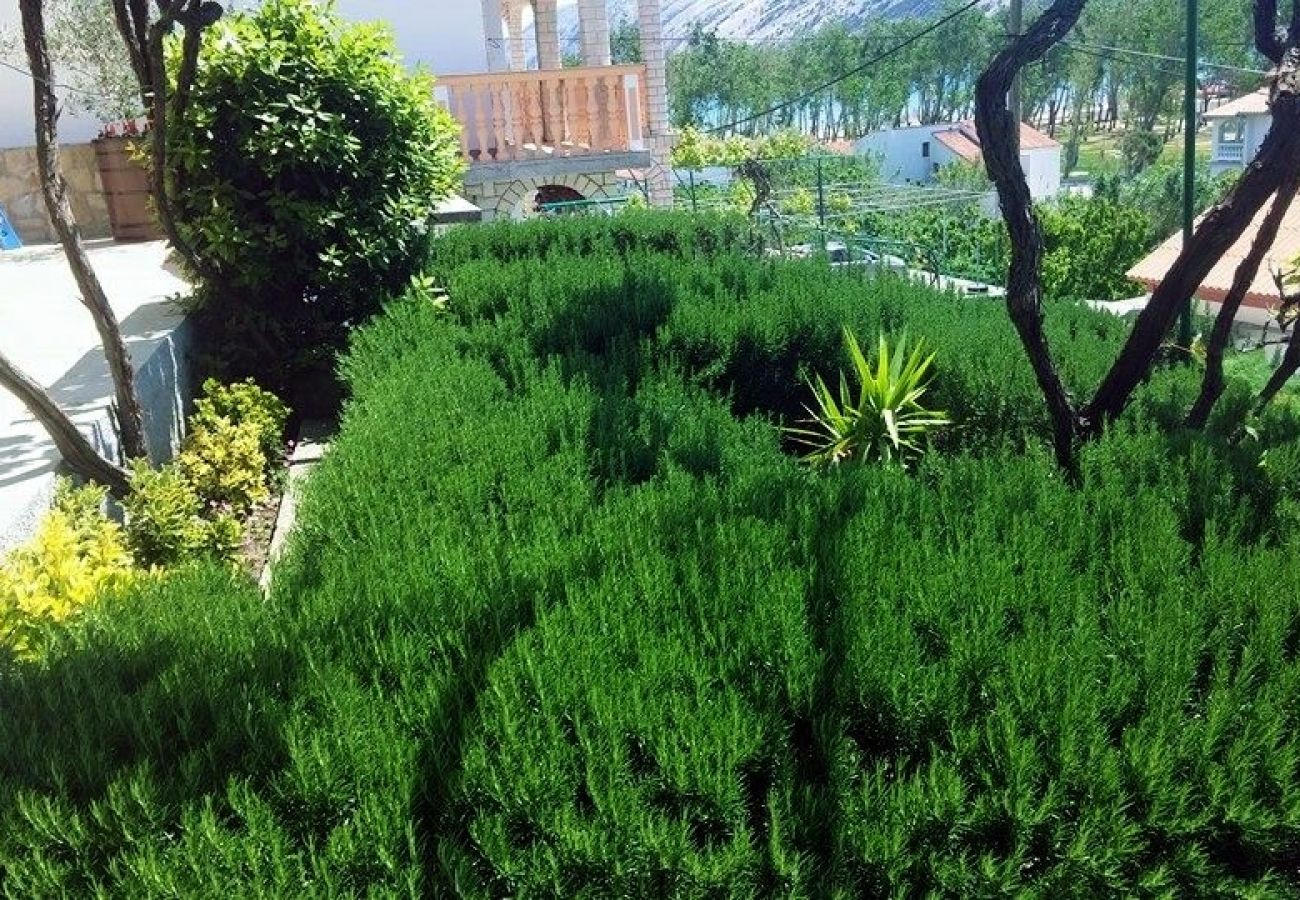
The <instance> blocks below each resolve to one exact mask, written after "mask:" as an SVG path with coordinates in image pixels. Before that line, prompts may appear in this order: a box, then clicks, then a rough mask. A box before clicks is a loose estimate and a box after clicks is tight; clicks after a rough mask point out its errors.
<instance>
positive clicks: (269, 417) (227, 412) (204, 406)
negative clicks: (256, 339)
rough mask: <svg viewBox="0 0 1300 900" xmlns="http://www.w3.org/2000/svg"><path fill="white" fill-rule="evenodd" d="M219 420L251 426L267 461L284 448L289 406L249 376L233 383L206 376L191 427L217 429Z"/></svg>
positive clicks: (195, 428) (272, 459) (196, 402)
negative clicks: (224, 382)
mask: <svg viewBox="0 0 1300 900" xmlns="http://www.w3.org/2000/svg"><path fill="white" fill-rule="evenodd" d="M218 419H227V420H229V421H231V422H234V423H235V424H237V425H243V424H247V425H248V426H249V427H250V428H252V429H253V430H254V432H255V433H256V435H257V443H258V446H259V447H261V448H262V453H263V454H264V455H265V456H266V461H267V463H268V464H270V463H272V462H274V461H275V459H276V457H277V456H278V455H279V454H280V452H281V451H282V449H283V446H284V426H285V423H286V422H287V421H288V420H289V407H287V406H285V405H284V403H282V402H281V401H280V398H279V397H277V396H275V394H272V393H271V392H270V391H267V390H264V389H262V388H261V387H259V386H258V384H257V382H255V381H253V380H252V379H251V378H249V379H247V380H246V381H237V382H235V383H234V384H222V383H221V382H219V381H217V380H216V379H215V378H209V379H208V380H207V381H205V382H203V396H202V397H200V398H199V399H198V400H196V401H195V403H194V415H193V416H191V417H190V430H191V432H193V431H197V430H199V429H202V428H217V427H218V425H217V420H218Z"/></svg>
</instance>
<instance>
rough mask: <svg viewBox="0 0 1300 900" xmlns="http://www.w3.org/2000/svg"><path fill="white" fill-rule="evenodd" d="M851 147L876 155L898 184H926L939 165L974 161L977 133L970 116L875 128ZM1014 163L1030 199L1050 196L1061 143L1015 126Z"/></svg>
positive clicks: (1057, 178)
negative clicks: (947, 121) (1026, 184)
mask: <svg viewBox="0 0 1300 900" xmlns="http://www.w3.org/2000/svg"><path fill="white" fill-rule="evenodd" d="M857 152H858V153H860V154H871V155H874V156H876V157H878V158H879V159H880V162H881V166H880V173H881V175H882V176H883V177H884V178H885V179H887V180H889V181H893V182H896V183H904V184H928V183H930V182H933V181H934V179H935V174H936V173H937V172H938V171H939V170H940V169H941V168H943V167H944V166H946V165H949V164H950V163H955V162H969V163H978V162H980V139H979V134H978V133H977V132H976V130H975V123H974V122H957V123H953V124H946V125H921V126H917V127H913V128H895V129H892V130H889V131H878V132H876V133H874V134H869V135H867V136H866V137H864V138H862V139H861V140H860V141H858V143H857ZM1020 163H1021V165H1023V166H1024V168H1025V176H1026V178H1027V179H1028V181H1029V191H1030V193H1031V194H1032V195H1033V197H1034V199H1036V200H1042V199H1046V198H1048V197H1055V196H1056V195H1057V194H1058V193H1060V190H1061V145H1060V144H1059V143H1057V142H1056V141H1055V140H1053V139H1052V138H1050V137H1048V136H1047V135H1045V134H1043V133H1042V132H1041V131H1039V130H1037V129H1035V128H1031V127H1030V126H1028V125H1025V124H1023V123H1022V124H1021V126H1020Z"/></svg>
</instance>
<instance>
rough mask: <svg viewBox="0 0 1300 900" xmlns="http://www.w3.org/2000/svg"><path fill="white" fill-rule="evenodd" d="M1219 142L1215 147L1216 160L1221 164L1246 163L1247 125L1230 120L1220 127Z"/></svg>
mask: <svg viewBox="0 0 1300 900" xmlns="http://www.w3.org/2000/svg"><path fill="white" fill-rule="evenodd" d="M1218 137H1219V140H1218V141H1217V143H1216V144H1215V147H1214V159H1215V161H1216V162H1221V163H1241V162H1245V161H1246V123H1245V122H1243V121H1242V120H1241V119H1229V120H1228V121H1226V122H1224V123H1223V124H1222V125H1220V126H1219V134H1218Z"/></svg>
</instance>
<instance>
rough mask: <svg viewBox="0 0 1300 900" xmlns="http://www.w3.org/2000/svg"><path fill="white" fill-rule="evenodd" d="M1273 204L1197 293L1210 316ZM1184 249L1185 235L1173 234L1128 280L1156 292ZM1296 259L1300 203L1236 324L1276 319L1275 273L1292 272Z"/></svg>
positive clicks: (1280, 231) (1293, 209)
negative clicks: (1274, 309)
mask: <svg viewBox="0 0 1300 900" xmlns="http://www.w3.org/2000/svg"><path fill="white" fill-rule="evenodd" d="M1270 205H1271V204H1268V203H1266V204H1264V206H1263V207H1262V208H1261V209H1260V211H1259V214H1258V215H1256V216H1255V219H1254V221H1252V222H1251V223H1250V226H1249V227H1248V228H1247V229H1246V230H1245V232H1244V233H1243V234H1242V235H1241V238H1240V239H1239V240H1238V241H1237V243H1235V244H1234V245H1233V246H1232V247H1231V248H1230V249H1229V250H1228V252H1227V253H1225V254H1223V257H1222V258H1221V259H1220V260H1219V262H1218V263H1217V264H1216V265H1215V267H1214V268H1213V269H1212V270H1211V271H1210V274H1209V275H1207V276H1206V277H1205V280H1204V281H1203V282H1202V283H1201V287H1200V288H1199V289H1198V290H1197V292H1196V299H1197V300H1198V301H1200V305H1201V307H1202V308H1203V309H1204V310H1205V311H1207V312H1209V314H1210V315H1217V314H1218V312H1219V306H1220V304H1221V303H1222V302H1223V300H1224V298H1225V297H1227V294H1228V289H1229V288H1230V287H1231V286H1232V277H1233V275H1234V274H1235V273H1236V271H1237V266H1238V265H1239V264H1240V263H1241V261H1242V259H1243V258H1244V257H1245V255H1246V253H1247V252H1248V251H1249V250H1250V246H1251V244H1253V243H1254V241H1255V235H1256V234H1258V233H1259V227H1260V224H1261V223H1262V222H1263V221H1264V216H1265V215H1266V214H1267V213H1268V207H1269V206H1270ZM1182 247H1183V236H1182V234H1181V233H1179V234H1175V235H1173V236H1172V237H1170V238H1169V239H1168V240H1167V241H1165V242H1164V243H1163V244H1161V245H1160V246H1159V247H1157V248H1156V249H1155V250H1153V251H1152V252H1151V254H1150V255H1149V256H1147V258H1146V259H1144V260H1142V261H1141V262H1139V263H1138V264H1137V265H1135V266H1134V267H1133V268H1132V269H1130V270H1129V272H1128V277H1129V278H1132V279H1133V280H1134V281H1137V282H1140V283H1141V284H1143V285H1145V286H1146V288H1147V289H1148V290H1155V288H1156V287H1157V286H1158V285H1159V284H1160V282H1161V281H1162V280H1163V279H1164V277H1165V274H1166V273H1167V272H1168V271H1169V267H1170V266H1172V265H1173V263H1174V260H1175V259H1177V258H1178V254H1179V252H1180V251H1181V250H1182ZM1297 257H1300V202H1297V203H1293V204H1292V206H1291V209H1290V210H1289V211H1288V212H1287V214H1286V217H1285V218H1284V219H1283V220H1282V226H1281V228H1279V229H1278V234H1277V240H1276V241H1274V242H1273V246H1272V247H1271V248H1270V249H1269V251H1268V255H1267V256H1266V257H1265V258H1264V262H1263V263H1261V264H1260V267H1259V272H1258V273H1257V274H1256V275H1255V280H1254V281H1253V282H1252V283H1251V285H1250V289H1249V291H1248V292H1247V294H1246V299H1245V300H1244V301H1243V302H1242V305H1241V310H1240V311H1239V312H1238V313H1237V322H1239V323H1241V324H1250V325H1264V324H1266V323H1268V322H1269V320H1271V319H1272V318H1273V314H1272V311H1271V310H1272V309H1273V308H1274V307H1276V306H1277V305H1278V302H1279V298H1278V292H1277V285H1276V284H1275V283H1274V280H1273V273H1274V272H1278V271H1282V272H1286V271H1289V270H1290V269H1291V266H1292V264H1293V263H1294V262H1295V260H1296V258H1297Z"/></svg>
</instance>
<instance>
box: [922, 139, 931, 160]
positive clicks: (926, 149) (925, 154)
mask: <svg viewBox="0 0 1300 900" xmlns="http://www.w3.org/2000/svg"><path fill="white" fill-rule="evenodd" d="M921 158H922V159H929V158H930V142H929V141H923V142H922V143H921Z"/></svg>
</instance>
